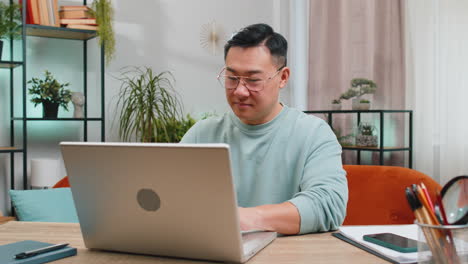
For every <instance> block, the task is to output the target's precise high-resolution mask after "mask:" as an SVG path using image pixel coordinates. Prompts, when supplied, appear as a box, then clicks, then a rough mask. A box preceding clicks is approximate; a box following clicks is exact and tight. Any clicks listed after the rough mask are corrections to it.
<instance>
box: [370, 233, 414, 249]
mask: <svg viewBox="0 0 468 264" xmlns="http://www.w3.org/2000/svg"><path fill="white" fill-rule="evenodd" d="M363 239H364V241H367V242H371V243H374V244H377V245H379V246H382V247H386V248H389V249H393V250H396V251H398V252H403V253H410V252H417V251H418V241H417V240H414V239H411V238H407V237H402V236H399V235H396V234H392V233H379V234H369V235H364V236H363Z"/></svg>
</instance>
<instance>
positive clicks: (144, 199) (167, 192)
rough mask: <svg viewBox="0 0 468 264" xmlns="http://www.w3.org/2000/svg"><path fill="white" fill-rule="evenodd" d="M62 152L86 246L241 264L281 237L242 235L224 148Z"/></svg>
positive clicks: (65, 146) (94, 147)
mask: <svg viewBox="0 0 468 264" xmlns="http://www.w3.org/2000/svg"><path fill="white" fill-rule="evenodd" d="M60 146H61V150H62V155H63V159H64V162H65V168H66V170H67V173H68V176H69V180H70V185H71V190H72V194H73V199H74V201H75V206H76V210H77V214H78V218H79V221H80V226H81V232H82V235H83V239H84V242H85V245H86V247H87V248H91V249H103V250H111V251H119V252H128V253H139V254H148V255H159V256H170V257H180V258H189V259H203V260H213V261H225V262H237V263H243V262H246V261H247V260H249V259H250V258H251V257H252V256H254V255H255V254H256V253H257V252H258V251H260V250H261V249H262V248H264V247H266V246H267V245H268V244H269V243H270V242H272V241H273V240H274V239H275V238H276V233H275V232H246V233H245V234H242V233H241V230H240V224H239V216H238V211H237V199H236V192H235V187H234V182H233V178H232V173H231V164H230V157H229V146H228V145H226V144H170V143H169V144H168V143H161V144H160V143H89V142H62V143H60Z"/></svg>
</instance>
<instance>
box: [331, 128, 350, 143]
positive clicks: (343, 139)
mask: <svg viewBox="0 0 468 264" xmlns="http://www.w3.org/2000/svg"><path fill="white" fill-rule="evenodd" d="M332 130H333V133H335V136H336V139H337V140H338V142H339V143H340V145H341V146H352V145H353V142H352V141H353V138H354V134H353V133H350V134H347V135H342V132H341V129H340V128H332Z"/></svg>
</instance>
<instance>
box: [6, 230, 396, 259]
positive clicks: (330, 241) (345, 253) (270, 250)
mask: <svg viewBox="0 0 468 264" xmlns="http://www.w3.org/2000/svg"><path fill="white" fill-rule="evenodd" d="M21 240H39V241H43V242H49V243H57V244H58V243H70V245H71V246H72V247H76V248H77V249H78V255H77V256H74V257H69V258H65V259H61V260H58V261H55V262H53V263H57V264H60V263H74V264H75V263H87V264H92V263H117V264H119V263H122V264H123V263H132V264H133V263H152V264H154V263H165V264H166V263H174V264H176V263H194V264H196V263H216V262H206V261H192V260H183V259H176V258H163V257H153V256H142V255H133V254H124V253H113V252H105V251H97V250H88V249H86V248H85V246H84V243H83V238H82V237H81V232H80V226H79V225H78V224H65V223H33V222H17V221H13V222H8V223H6V224H3V225H0V245H3V244H7V243H12V242H16V241H21ZM248 263H249V264H255V263H264V264H267V263H268V264H270V263H281V264H285V263H295V264H296V263H307V264H310V263H359V264H365V263H373V264H374V263H388V262H386V261H385V260H382V259H380V258H378V257H376V256H374V255H372V254H369V253H367V252H365V251H363V250H361V249H359V248H356V247H354V246H352V245H350V244H348V243H346V242H343V241H341V240H339V239H337V238H334V237H332V236H331V234H330V233H321V234H311V235H304V236H290V237H280V238H277V239H276V240H275V241H273V243H272V244H270V245H269V246H268V247H266V248H265V249H263V250H262V251H261V252H259V253H258V254H257V255H256V256H255V257H253V258H252V259H251V260H250V261H249V262H248Z"/></svg>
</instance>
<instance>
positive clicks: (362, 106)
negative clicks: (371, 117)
mask: <svg viewBox="0 0 468 264" xmlns="http://www.w3.org/2000/svg"><path fill="white" fill-rule="evenodd" d="M369 109H370V101H369V100H366V99H361V100H360V101H359V110H369Z"/></svg>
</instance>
